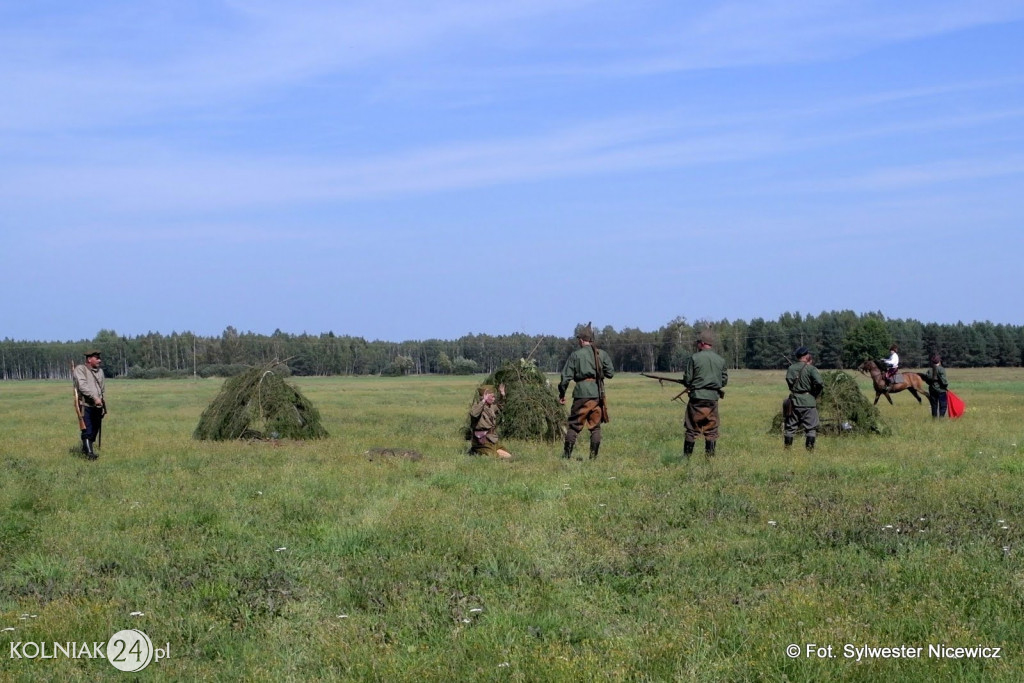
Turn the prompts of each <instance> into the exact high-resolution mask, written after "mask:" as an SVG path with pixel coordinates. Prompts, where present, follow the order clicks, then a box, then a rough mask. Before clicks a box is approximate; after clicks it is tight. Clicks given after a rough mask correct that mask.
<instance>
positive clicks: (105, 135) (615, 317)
mask: <svg viewBox="0 0 1024 683" xmlns="http://www.w3.org/2000/svg"><path fill="white" fill-rule="evenodd" d="M1022 45H1024V0H1019V1H1010V0H1007V1H1001V0H972V2H969V3H965V2H962V0H928V1H918V0H908V1H904V2H891V1H887V2H881V1H877V2H876V1H874V0H866V1H865V0H861V1H855V2H854V1H851V2H846V1H842V0H826V1H816V2H795V1H785V0H755V1H749V2H747V1H738V2H700V3H697V2H678V1H674V2H667V1H665V2H663V1H660V0H634V1H633V2H628V3H627V2H605V1H592V0H510V1H507V2H506V1H504V0H497V1H494V2H485V3H480V2H477V1H473V2H470V1H468V0H466V1H463V0H437V1H434V0H416V1H415V2H412V1H408V0H374V1H373V2H362V1H353V2H344V1H340V0H339V1H334V2H328V1H326V0H325V1H320V0H298V1H296V2H289V3H281V2H270V1H269V0H252V1H250V0H231V1H216V0H201V1H199V0H196V1H191V0H175V1H173V2H172V1H167V0H165V1H154V2H145V3H139V2H135V1H131V2H129V1H125V2H111V1H105V0H97V2H90V3H82V2H71V1H70V0H39V1H37V2H16V1H14V0H0V83H3V90H2V92H0V206H2V207H3V209H2V211H0V234H3V236H4V238H5V239H4V246H5V249H4V252H5V258H4V268H3V269H2V274H0V285H2V286H3V287H4V289H5V290H6V291H7V292H8V293H9V297H8V303H7V306H6V314H5V315H4V324H3V326H2V328H0V337H11V338H15V339H53V340H65V339H81V338H91V337H92V336H93V335H94V334H95V333H96V332H97V331H98V330H99V329H101V328H106V329H114V330H116V331H117V332H119V333H121V334H125V335H136V334H142V333H145V332H147V331H151V330H152V331H159V332H165V333H169V332H171V331H185V330H190V331H194V332H197V333H200V334H219V333H220V332H221V331H222V330H223V329H224V328H225V327H227V326H228V325H232V326H234V327H236V328H237V329H239V330H241V331H246V330H251V331H254V332H262V333H270V332H273V331H274V329H275V328H280V329H281V330H284V331H286V332H293V333H300V332H310V333H319V332H325V331H328V330H332V331H334V332H336V333H338V334H352V335H359V336H364V337H366V338H368V339H390V340H396V341H398V340H405V339H426V338H431V337H437V338H446V339H451V338H456V337H459V336H461V335H464V334H468V333H489V334H505V333H511V332H526V333H529V334H535V333H553V334H565V335H568V334H570V333H571V331H572V329H573V327H574V325H575V324H576V323H577V322H579V321H587V320H592V321H593V322H594V323H595V325H599V326H602V327H603V326H605V325H612V326H613V327H615V328H618V329H621V328H624V327H639V328H641V329H645V330H650V329H657V328H658V327H659V326H661V325H662V324H664V323H666V322H668V321H669V320H671V319H672V318H674V317H676V316H684V317H686V318H687V319H689V320H691V321H694V320H698V319H711V320H720V319H723V318H728V319H737V318H741V319H745V320H750V319H753V318H756V317H763V318H768V319H774V318H775V317H777V316H778V315H779V314H780V313H782V312H785V311H799V312H802V313H810V314H817V313H819V312H821V311H828V310H847V309H849V310H854V311H857V312H867V311H881V312H882V313H884V314H885V315H886V316H888V317H891V318H915V319H918V320H922V321H925V322H956V321H958V320H962V321H964V322H970V321H973V320H991V321H993V322H1002V323H1013V324H1024V303H1022V298H1021V296H1020V293H1021V286H1020V282H1021V279H1022V278H1021V269H1022V265H1021V264H1022V261H1024V220H1022V218H1024V49H1022V47H1021V46H1022Z"/></svg>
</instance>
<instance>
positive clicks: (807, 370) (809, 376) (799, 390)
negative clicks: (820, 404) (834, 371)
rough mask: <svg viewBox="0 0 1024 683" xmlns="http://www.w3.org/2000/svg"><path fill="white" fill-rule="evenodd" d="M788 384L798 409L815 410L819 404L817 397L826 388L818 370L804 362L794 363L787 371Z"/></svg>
mask: <svg viewBox="0 0 1024 683" xmlns="http://www.w3.org/2000/svg"><path fill="white" fill-rule="evenodd" d="M786 384H787V385H789V392H790V394H792V395H793V405H794V406H797V407H798V408H813V407H814V406H815V405H816V404H817V402H816V401H815V397H816V396H817V395H818V394H819V393H820V392H821V390H822V388H823V387H824V386H825V383H824V382H823V381H822V379H821V373H820V372H818V368H816V367H814V366H813V365H811V364H810V363H804V362H802V361H797V362H796V363H793V364H792V365H790V366H789V369H788V370H786Z"/></svg>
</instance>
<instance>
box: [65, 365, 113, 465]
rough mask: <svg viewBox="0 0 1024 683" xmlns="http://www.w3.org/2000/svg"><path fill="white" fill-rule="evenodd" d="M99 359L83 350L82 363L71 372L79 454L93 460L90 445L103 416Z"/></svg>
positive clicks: (104, 409) (100, 426)
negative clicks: (80, 450) (76, 413)
mask: <svg viewBox="0 0 1024 683" xmlns="http://www.w3.org/2000/svg"><path fill="white" fill-rule="evenodd" d="M102 362H103V359H102V358H101V356H100V352H99V351H87V352H86V354H85V362H84V363H82V364H81V365H76V366H75V370H74V372H73V373H72V382H73V383H74V387H75V399H76V400H75V406H76V407H77V412H78V426H79V427H80V428H81V430H82V453H83V454H84V455H85V457H87V458H88V459H89V460H95V459H96V458H97V457H99V456H97V455H96V447H95V446H94V444H95V443H96V440H97V439H99V438H100V434H101V432H102V430H103V416H104V415H106V414H107V404H106V402H105V401H104V377H103V368H101V367H100V364H101V363H102Z"/></svg>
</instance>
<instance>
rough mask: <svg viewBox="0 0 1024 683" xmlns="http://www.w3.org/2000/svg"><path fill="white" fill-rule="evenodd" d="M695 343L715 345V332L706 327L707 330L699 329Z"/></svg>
mask: <svg viewBox="0 0 1024 683" xmlns="http://www.w3.org/2000/svg"><path fill="white" fill-rule="evenodd" d="M697 343H698V344H707V345H708V346H714V345H715V333H714V332H712V331H711V330H710V329H708V330H701V331H700V334H698V335H697Z"/></svg>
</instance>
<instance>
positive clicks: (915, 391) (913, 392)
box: [907, 387, 921, 403]
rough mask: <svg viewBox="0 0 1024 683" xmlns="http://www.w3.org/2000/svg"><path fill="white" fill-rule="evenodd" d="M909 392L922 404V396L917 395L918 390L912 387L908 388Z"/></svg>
mask: <svg viewBox="0 0 1024 683" xmlns="http://www.w3.org/2000/svg"><path fill="white" fill-rule="evenodd" d="M907 391H909V392H910V394H911V395H912V396H913V397H914V398H916V399H917V402H918V403H920V402H921V395H920V394H918V393H917V389H915V388H913V387H910V388H908V389H907Z"/></svg>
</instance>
